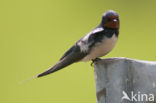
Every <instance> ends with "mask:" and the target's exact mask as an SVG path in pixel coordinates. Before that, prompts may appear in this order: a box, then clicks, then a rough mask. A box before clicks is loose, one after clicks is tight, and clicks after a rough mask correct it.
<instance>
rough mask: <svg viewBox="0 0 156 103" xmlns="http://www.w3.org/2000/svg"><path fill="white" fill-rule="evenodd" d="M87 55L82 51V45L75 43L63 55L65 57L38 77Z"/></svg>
mask: <svg viewBox="0 0 156 103" xmlns="http://www.w3.org/2000/svg"><path fill="white" fill-rule="evenodd" d="M86 55H87V53H83V52H81V51H80V47H79V46H78V45H74V46H73V47H72V48H71V49H69V50H68V51H67V52H66V53H65V54H64V55H63V57H62V58H61V59H60V60H59V61H58V62H57V63H56V64H55V65H54V66H53V67H51V68H50V69H48V70H47V71H45V72H43V73H41V74H39V75H38V76H37V77H41V76H44V75H47V74H50V73H53V72H56V71H58V70H60V69H62V68H64V67H66V66H68V65H70V64H72V63H74V62H77V61H80V60H81V59H82V58H83V57H85V56H86Z"/></svg>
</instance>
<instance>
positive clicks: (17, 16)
mask: <svg viewBox="0 0 156 103" xmlns="http://www.w3.org/2000/svg"><path fill="white" fill-rule="evenodd" d="M155 4H156V2H155V0H0V103H95V102H96V96H95V83H94V72H93V68H92V67H91V66H90V62H88V63H76V64H73V65H71V66H69V67H67V68H65V69H64V70H61V71H59V72H57V73H54V74H52V75H49V76H46V77H43V78H39V79H35V80H31V81H28V82H26V83H23V84H22V85H19V82H21V81H23V80H26V79H27V78H30V77H32V76H34V75H36V74H38V73H41V72H43V71H44V70H46V69H47V68H49V67H50V66H52V65H53V64H55V63H56V62H57V60H58V59H59V58H60V57H61V56H62V54H63V53H64V52H65V51H66V50H67V49H68V48H69V47H70V46H71V45H72V44H74V43H75V42H76V41H77V40H78V39H80V38H81V37H82V36H84V35H85V34H86V33H88V32H89V31H90V30H92V29H93V28H94V27H95V26H96V25H98V24H99V22H100V19H101V15H102V14H103V12H105V11H106V10H109V9H113V10H115V11H117V12H118V14H119V15H120V21H121V23H120V24H121V26H120V27H121V28H120V36H119V41H118V43H117V45H116V47H115V48H114V50H113V51H112V52H111V53H109V55H107V56H105V58H106V57H129V58H135V59H142V60H151V61H155V60H156V26H155V25H156V6H155Z"/></svg>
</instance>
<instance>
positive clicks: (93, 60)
mask: <svg viewBox="0 0 156 103" xmlns="http://www.w3.org/2000/svg"><path fill="white" fill-rule="evenodd" d="M99 60H101V59H100V58H95V59H92V63H91V66H93V64H95V63H96V62H98V61H99Z"/></svg>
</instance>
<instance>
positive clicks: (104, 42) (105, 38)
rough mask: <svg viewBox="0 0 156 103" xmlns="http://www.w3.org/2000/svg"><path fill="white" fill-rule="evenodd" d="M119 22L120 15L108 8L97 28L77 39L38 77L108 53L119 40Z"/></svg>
mask: <svg viewBox="0 0 156 103" xmlns="http://www.w3.org/2000/svg"><path fill="white" fill-rule="evenodd" d="M119 23H120V21H119V15H118V14H117V13H116V12H115V11H113V10H108V11H107V12H105V13H104V14H103V15H102V20H101V23H100V24H99V25H98V26H97V27H96V28H95V29H93V30H92V31H91V32H89V33H88V34H87V35H85V36H84V37H82V38H81V39H80V40H79V41H77V42H76V43H75V44H74V45H73V46H72V47H71V48H70V49H69V50H68V51H67V52H66V53H65V54H64V55H63V56H62V57H61V58H60V60H59V61H58V62H57V63H56V64H55V65H54V66H52V67H51V68H50V69H48V70H47V71H45V72H43V73H41V74H39V75H37V77H42V76H45V75H47V74H50V73H53V72H56V71H58V70H60V69H62V68H64V67H66V66H68V65H70V64H72V63H75V62H79V61H84V62H87V61H89V60H92V61H94V60H96V59H97V58H99V57H101V56H104V55H106V54H107V53H109V52H110V51H111V50H112V49H113V47H114V46H115V44H116V42H117V40H118V34H119Z"/></svg>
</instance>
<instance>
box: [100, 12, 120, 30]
mask: <svg viewBox="0 0 156 103" xmlns="http://www.w3.org/2000/svg"><path fill="white" fill-rule="evenodd" d="M101 24H102V26H103V27H107V28H111V29H118V28H119V24H120V21H119V16H118V14H117V13H116V12H115V11H113V10H108V11H107V12H105V13H104V14H103V15H102V21H101Z"/></svg>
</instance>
